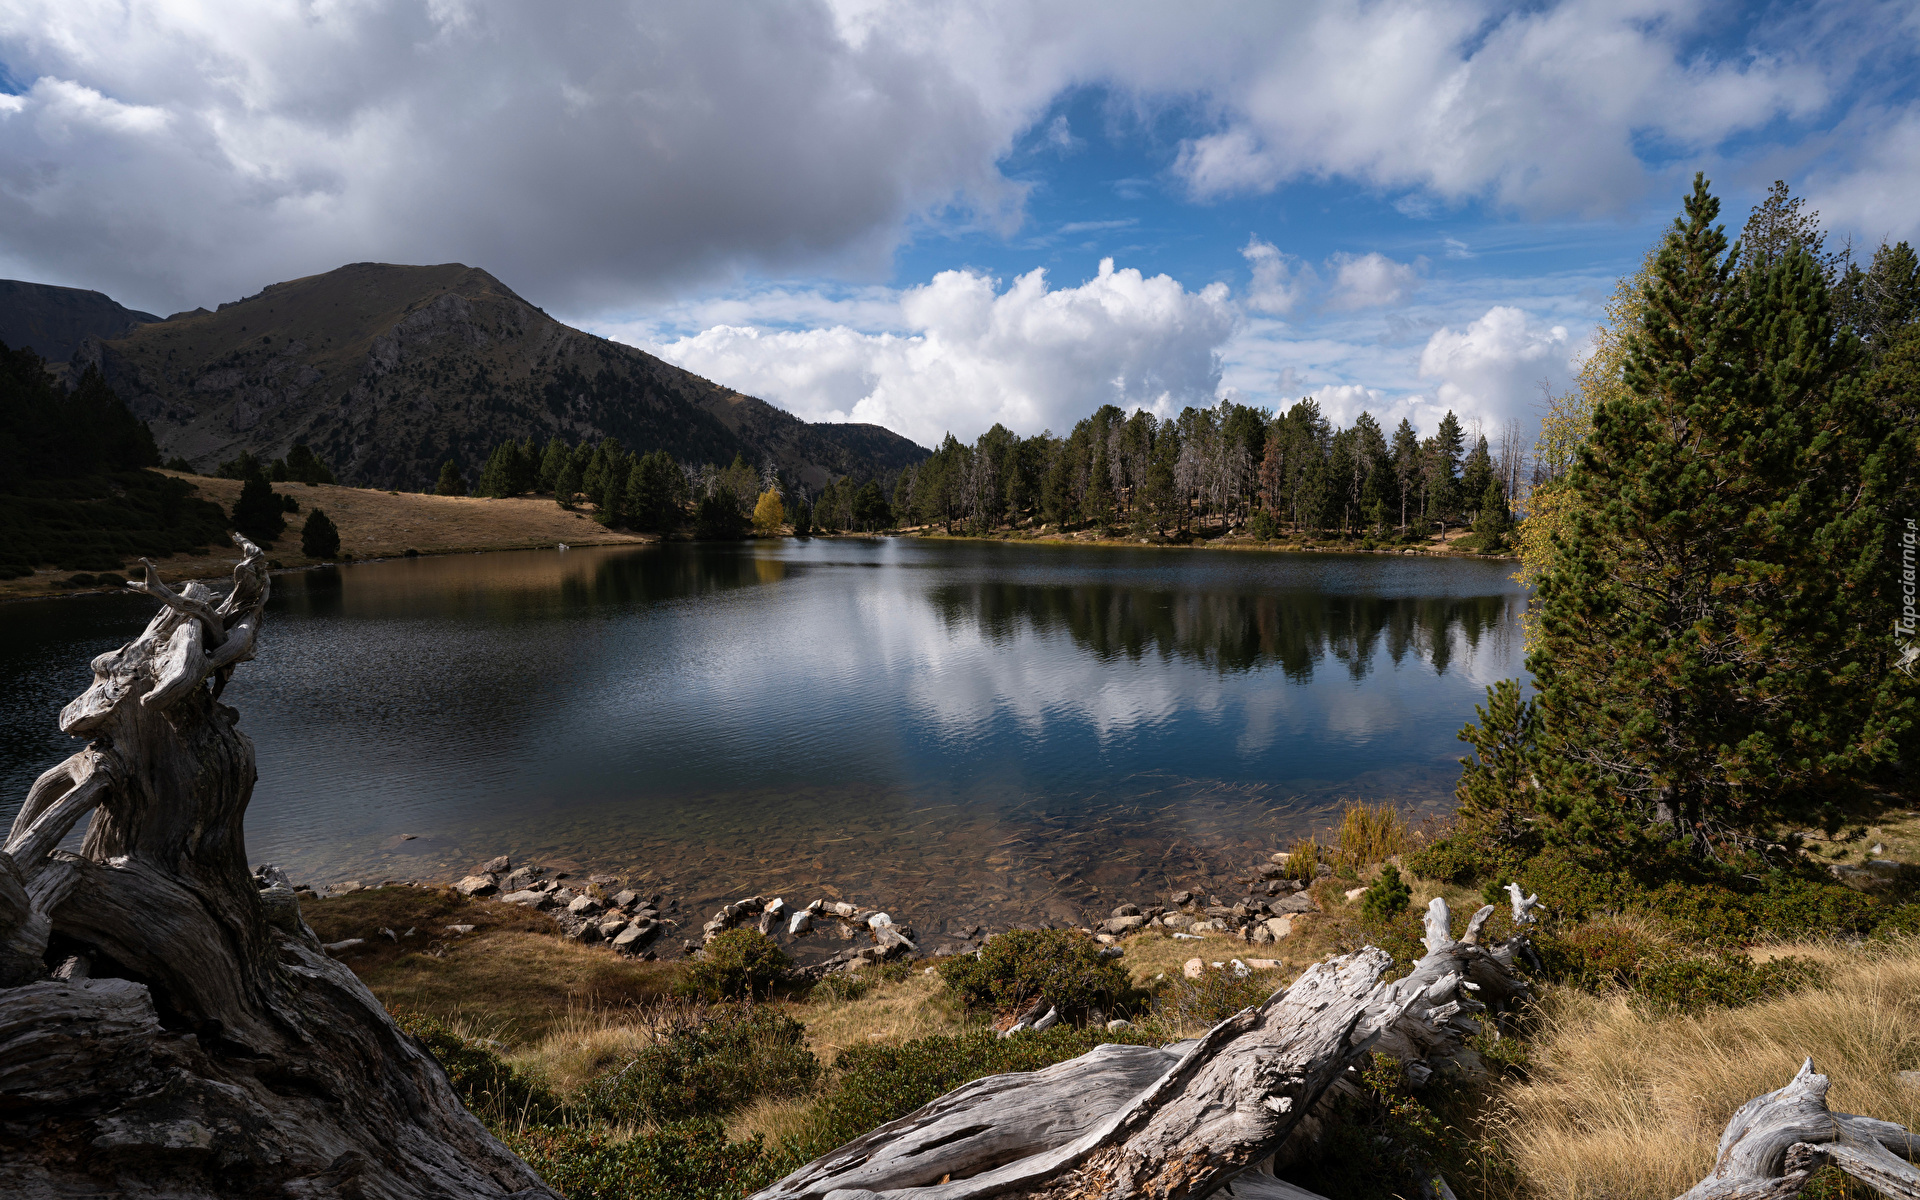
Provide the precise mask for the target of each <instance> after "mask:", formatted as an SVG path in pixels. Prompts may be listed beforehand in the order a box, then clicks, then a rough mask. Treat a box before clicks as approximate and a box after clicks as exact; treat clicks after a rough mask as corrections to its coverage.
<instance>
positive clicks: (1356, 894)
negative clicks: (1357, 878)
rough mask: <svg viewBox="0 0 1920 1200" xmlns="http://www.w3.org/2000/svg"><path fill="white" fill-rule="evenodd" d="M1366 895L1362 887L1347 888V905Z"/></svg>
mask: <svg viewBox="0 0 1920 1200" xmlns="http://www.w3.org/2000/svg"><path fill="white" fill-rule="evenodd" d="M1366 894H1367V889H1365V888H1363V887H1357V888H1348V889H1347V903H1348V904H1352V903H1353V902H1354V901H1355V900H1358V899H1359V898H1360V897H1362V896H1364V895H1366Z"/></svg>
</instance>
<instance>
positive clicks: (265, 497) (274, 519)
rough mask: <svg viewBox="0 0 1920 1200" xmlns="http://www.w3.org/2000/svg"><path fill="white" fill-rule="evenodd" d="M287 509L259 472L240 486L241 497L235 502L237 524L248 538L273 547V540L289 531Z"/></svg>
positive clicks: (264, 546) (256, 543) (242, 533)
mask: <svg viewBox="0 0 1920 1200" xmlns="http://www.w3.org/2000/svg"><path fill="white" fill-rule="evenodd" d="M284 512H285V510H284V509H283V508H281V506H280V497H278V496H276V495H274V494H273V485H272V484H270V483H268V482H267V477H266V476H265V475H262V474H258V473H256V474H255V475H254V476H253V477H252V478H251V479H249V480H247V481H246V482H245V483H243V484H241V485H240V498H239V499H238V500H235V501H234V502H233V527H234V529H235V530H237V531H238V532H239V533H240V534H241V535H242V536H243V537H245V538H246V539H247V540H248V541H250V542H252V543H254V544H255V545H257V546H260V547H261V548H263V549H269V550H270V549H272V548H273V539H275V538H277V537H279V536H280V535H281V534H282V533H285V532H286V529H287V519H286V517H285V516H284V515H283V514H284Z"/></svg>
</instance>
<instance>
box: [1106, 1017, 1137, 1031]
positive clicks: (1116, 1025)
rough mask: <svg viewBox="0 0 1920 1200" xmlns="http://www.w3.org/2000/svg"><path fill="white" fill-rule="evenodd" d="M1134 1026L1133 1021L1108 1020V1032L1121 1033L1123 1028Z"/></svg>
mask: <svg viewBox="0 0 1920 1200" xmlns="http://www.w3.org/2000/svg"><path fill="white" fill-rule="evenodd" d="M1132 1028H1133V1022H1132V1021H1120V1020H1114V1021H1108V1022H1107V1032H1108V1033H1119V1032H1120V1031H1121V1030H1122V1029H1132Z"/></svg>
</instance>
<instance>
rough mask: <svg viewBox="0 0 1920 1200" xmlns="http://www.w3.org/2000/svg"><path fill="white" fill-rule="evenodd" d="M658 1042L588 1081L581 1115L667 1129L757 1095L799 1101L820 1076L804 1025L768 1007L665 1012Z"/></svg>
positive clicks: (729, 1109) (716, 1113) (721, 1111)
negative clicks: (792, 1098)
mask: <svg viewBox="0 0 1920 1200" xmlns="http://www.w3.org/2000/svg"><path fill="white" fill-rule="evenodd" d="M660 1015H661V1016H662V1017H663V1018H664V1020H663V1021H662V1026H663V1027H662V1028H661V1030H660V1036H659V1040H658V1041H656V1042H655V1043H654V1044H653V1045H650V1046H648V1047H646V1048H645V1049H644V1050H642V1051H641V1052H640V1053H639V1054H638V1055H637V1056H636V1057H635V1058H634V1059H633V1060H632V1061H631V1062H629V1063H627V1064H626V1065H625V1066H624V1067H620V1068H618V1069H616V1070H613V1071H609V1072H608V1073H607V1074H605V1075H603V1076H601V1077H600V1078H599V1079H596V1080H594V1081H593V1082H592V1083H590V1084H588V1085H587V1087H586V1088H585V1089H584V1090H583V1091H582V1093H581V1095H580V1097H579V1100H578V1104H579V1108H580V1110H581V1112H582V1113H583V1114H584V1115H586V1116H588V1117H593V1118H598V1119H601V1120H607V1121H631V1122H652V1123H655V1124H665V1123H671V1122H675V1121H686V1120H695V1119H705V1118H719V1117H724V1116H726V1115H727V1114H729V1113H731V1112H733V1111H735V1110H736V1109H739V1108H740V1107H742V1106H744V1105H745V1104H747V1103H748V1102H749V1101H751V1100H754V1099H757V1098H759V1097H762V1096H768V1097H775V1098H779V1097H785V1096H797V1095H801V1094H803V1093H805V1092H807V1091H808V1090H809V1089H811V1088H812V1087H813V1085H814V1082H815V1080H816V1079H817V1078H818V1077H819V1074H820V1063H819V1060H817V1059H816V1058H814V1056H813V1052H812V1051H811V1050H808V1049H807V1046H806V1035H807V1030H806V1026H804V1025H802V1024H800V1022H798V1021H796V1020H794V1019H793V1018H792V1017H789V1016H787V1015H786V1014H785V1013H782V1012H778V1011H776V1010H775V1009H772V1008H769V1007H767V1006H765V1005H742V1006H729V1007H725V1008H706V1007H704V1006H684V1007H680V1006H676V1007H674V1008H670V1009H667V1010H663V1012H662V1013H661V1014H660Z"/></svg>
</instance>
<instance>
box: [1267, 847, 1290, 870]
mask: <svg viewBox="0 0 1920 1200" xmlns="http://www.w3.org/2000/svg"><path fill="white" fill-rule="evenodd" d="M1292 859H1293V855H1291V854H1288V853H1287V852H1286V851H1285V850H1275V851H1274V852H1273V853H1272V854H1269V855H1268V856H1267V861H1268V862H1272V863H1278V864H1279V865H1280V866H1283V867H1284V866H1286V865H1287V863H1289V862H1290V861H1292Z"/></svg>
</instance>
